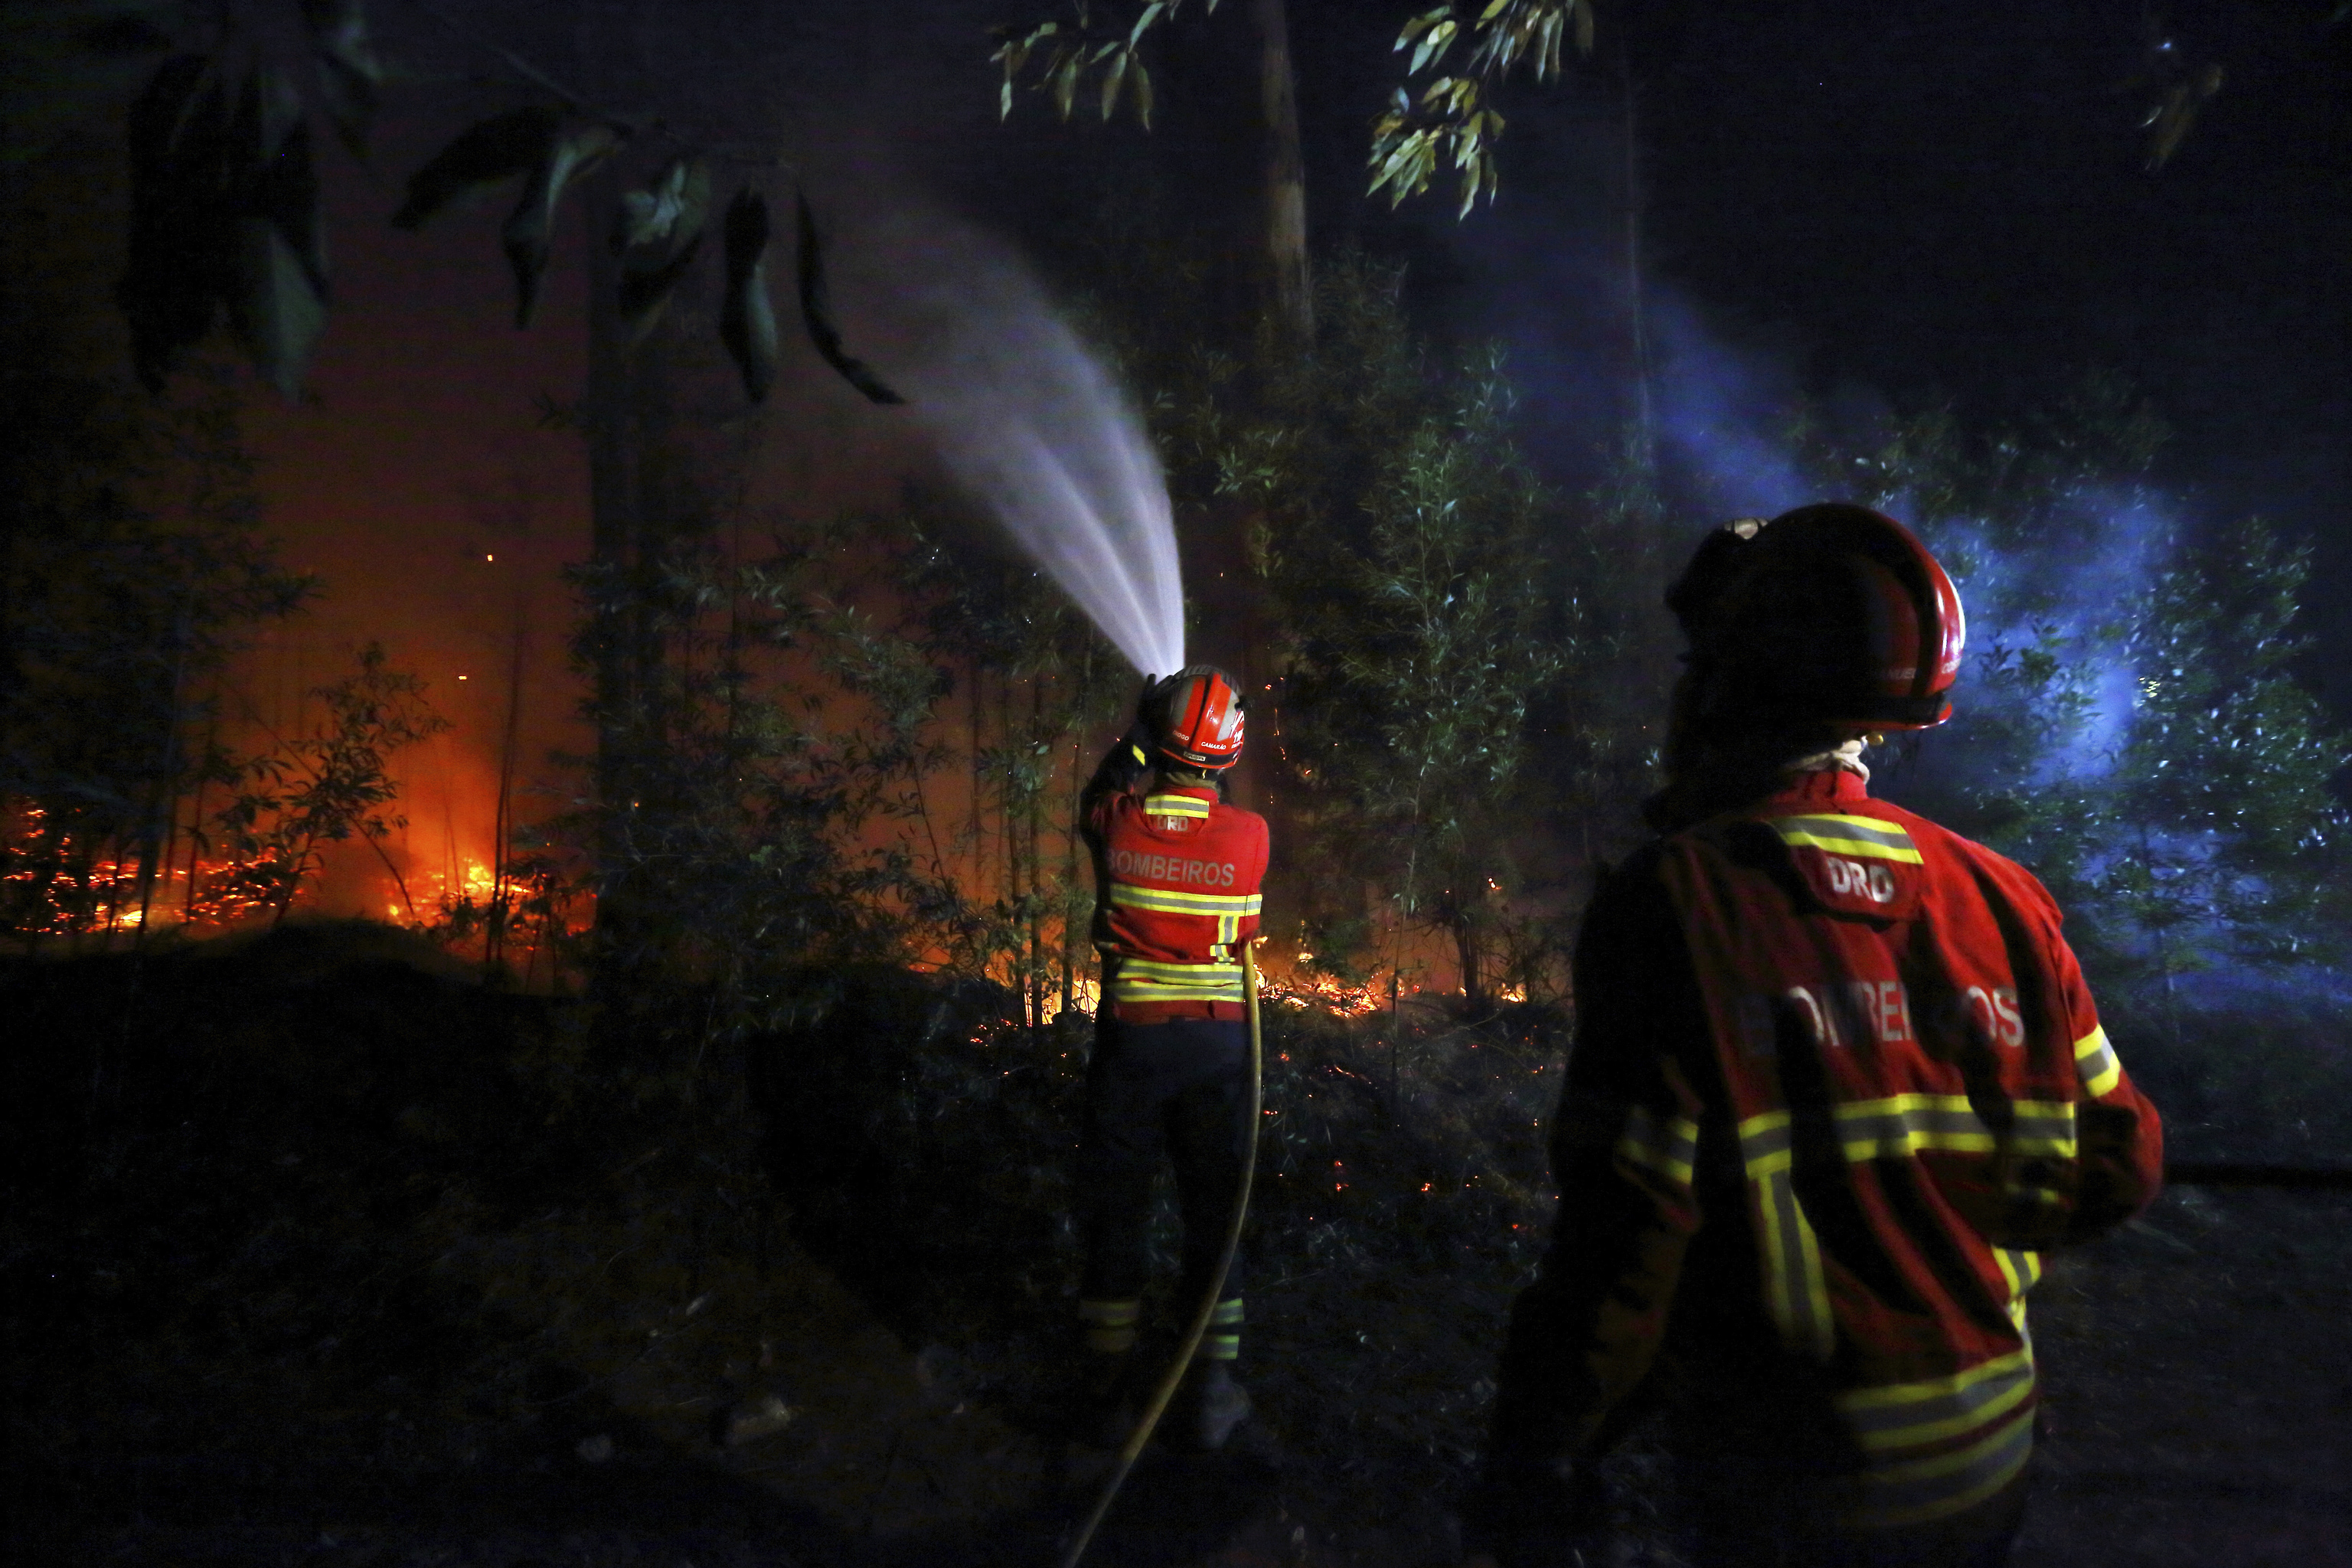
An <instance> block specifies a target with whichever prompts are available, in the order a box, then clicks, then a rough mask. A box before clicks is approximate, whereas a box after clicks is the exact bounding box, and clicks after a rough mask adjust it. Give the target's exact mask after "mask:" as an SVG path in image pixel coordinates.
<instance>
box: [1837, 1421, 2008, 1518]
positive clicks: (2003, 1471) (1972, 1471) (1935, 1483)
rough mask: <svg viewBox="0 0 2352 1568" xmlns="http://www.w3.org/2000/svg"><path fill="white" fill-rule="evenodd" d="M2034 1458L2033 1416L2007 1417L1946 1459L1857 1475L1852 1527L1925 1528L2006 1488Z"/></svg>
mask: <svg viewBox="0 0 2352 1568" xmlns="http://www.w3.org/2000/svg"><path fill="white" fill-rule="evenodd" d="M2032 1455H2033V1412H2032V1410H2030V1409H2029V1410H2024V1411H2021V1412H2019V1413H2018V1414H2017V1415H2012V1416H2011V1417H2010V1418H2009V1419H2007V1420H2006V1421H2003V1422H2002V1423H2001V1424H2000V1425H1999V1426H1995V1427H1994V1428H1993V1429H1992V1430H1991V1431H1990V1432H1989V1433H1987V1434H1986V1435H1985V1436H1983V1437H1980V1438H1979V1439H1978V1440H1977V1441H1976V1442H1974V1443H1971V1444H1969V1446H1968V1447H1964V1448H1956V1449H1954V1450H1953V1451H1952V1452H1950V1453H1948V1454H1937V1455H1934V1456H1932V1457H1930V1458H1924V1459H1911V1460H1907V1461H1906V1462H1904V1463H1901V1464H1893V1465H1885V1466H1877V1465H1874V1466H1872V1467H1871V1468H1868V1469H1865V1470H1864V1472H1863V1475H1862V1483H1863V1504H1862V1507H1861V1508H1860V1509H1858V1510H1856V1511H1855V1517H1854V1522H1855V1523H1856V1524H1859V1525H1861V1526H1863V1527H1864V1528H1865V1529H1879V1530H1888V1529H1894V1528H1895V1527H1897V1526H1900V1525H1906V1524H1924V1523H1926V1522H1927V1521H1929V1520H1936V1519H1944V1518H1948V1516H1950V1515H1952V1514H1956V1513H1958V1512H1960V1511H1961V1510H1964V1509H1968V1508H1972V1507H1974V1506H1975V1505H1976V1504H1978V1503H1980V1502H1982V1501H1983V1500H1985V1499H1987V1498H1989V1497H1990V1496H1992V1494H1993V1493H1995V1492H1997V1491H1999V1490H2000V1489H2001V1488H2002V1487H2004V1486H2006V1485H2008V1484H2009V1483H2010V1481H2011V1480H2012V1479H2015V1478H2016V1476H2017V1473H2018V1471H2020V1470H2021V1469H2023V1468H2025V1461H2026V1460H2027V1459H2029V1458H2032Z"/></svg>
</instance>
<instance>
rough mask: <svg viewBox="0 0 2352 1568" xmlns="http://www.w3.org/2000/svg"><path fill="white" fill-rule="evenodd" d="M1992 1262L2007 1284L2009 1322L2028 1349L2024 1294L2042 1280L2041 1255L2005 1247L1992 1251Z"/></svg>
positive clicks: (2028, 1332)
mask: <svg viewBox="0 0 2352 1568" xmlns="http://www.w3.org/2000/svg"><path fill="white" fill-rule="evenodd" d="M1992 1260H1993V1263H1994V1264H1995V1266H1997V1267H1998V1268H2000V1277H2001V1278H2002V1279H2005V1280H2007V1281H2008V1282H2009V1309H2008V1310H2009V1321H2011V1322H2012V1323H2014V1324H2016V1325H2017V1331H2018V1333H2019V1334H2020V1335H2021V1336H2022V1337H2023V1338H2024V1340H2025V1342H2026V1345H2027V1347H2028V1348H2029V1349H2030V1348H2032V1343H2033V1336H2032V1331H2031V1330H2029V1329H2028V1328H2027V1327H2026V1326H2025V1293H2026V1292H2027V1291H2028V1290H2031V1289H2033V1286H2034V1283H2035V1281H2037V1280H2039V1279H2041V1278H2042V1255H2041V1254H2040V1253H2038V1252H2021V1251H2016V1250H2014V1249H2012V1248H2010V1247H1994V1248H1993V1249H1992Z"/></svg>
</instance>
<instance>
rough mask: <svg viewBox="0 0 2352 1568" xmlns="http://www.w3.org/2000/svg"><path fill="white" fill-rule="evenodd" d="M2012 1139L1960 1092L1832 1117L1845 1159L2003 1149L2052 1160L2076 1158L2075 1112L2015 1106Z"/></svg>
mask: <svg viewBox="0 0 2352 1568" xmlns="http://www.w3.org/2000/svg"><path fill="white" fill-rule="evenodd" d="M2009 1110H2010V1114H2011V1123H2010V1131H2009V1136H2008V1138H2007V1139H2005V1140H2003V1139H2000V1138H1998V1137H1996V1136H1995V1134H1994V1133H1993V1131H1992V1129H1991V1128H1990V1127H1988V1126H1986V1125H1985V1122H1984V1120H1983V1118H1981V1117H1979V1115H1978V1114H1977V1111H1976V1108H1975V1107H1974V1106H1973V1105H1971V1104H1970V1103H1969V1100H1968V1097H1967V1096H1965V1095H1958V1094H1896V1095H1889V1096H1887V1097H1886V1098H1885V1099H1883V1100H1855V1101H1853V1102H1852V1103H1850V1104H1846V1105H1841V1106H1838V1107H1836V1108H1835V1109H1834V1110H1832V1112H1831V1115H1832V1118H1834V1120H1835V1121H1836V1123H1837V1128H1838V1139H1839V1142H1841V1143H1842V1144H1843V1146H1844V1149H1845V1156H1846V1158H1847V1159H1849V1160H1852V1161H1853V1162H1854V1163H1857V1164H1858V1163H1861V1162H1863V1161H1864V1160H1873V1159H1900V1158H1903V1157H1905V1156H1907V1155H1910V1154H1915V1153H1917V1152H1919V1151H1921V1150H1923V1149H1942V1150H1950V1151H1958V1152H1975V1153H1985V1152H1990V1151H1992V1150H1994V1149H1996V1148H1999V1147H2001V1146H2003V1144H2004V1143H2005V1144H2006V1146H2007V1147H2008V1148H2010V1149H2011V1150H2014V1151H2016V1152H2020V1153H2025V1154H2037V1155H2042V1156H2046V1157H2048V1158H2051V1159H2058V1160H2071V1159H2073V1158H2074V1107H2073V1106H2072V1105H2070V1104H2068V1103H2066V1102H2065V1101H2063V1100H2011V1102H2010V1103H2009Z"/></svg>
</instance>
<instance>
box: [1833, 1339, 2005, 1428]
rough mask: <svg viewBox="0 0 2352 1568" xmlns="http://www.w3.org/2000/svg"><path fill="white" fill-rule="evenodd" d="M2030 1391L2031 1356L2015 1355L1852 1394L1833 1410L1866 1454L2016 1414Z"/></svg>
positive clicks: (1839, 1400) (1838, 1402)
mask: <svg viewBox="0 0 2352 1568" xmlns="http://www.w3.org/2000/svg"><path fill="white" fill-rule="evenodd" d="M2032 1391H2033V1352H2032V1349H2031V1348H2026V1349H2020V1350H2014V1351H2011V1352H2009V1353H2008V1354H2007V1355H2003V1356H1996V1357H1994V1358H1993V1359H1992V1360H1990V1361H1989V1362H1983V1363H1979V1364H1978V1365H1975V1366H1972V1367H1969V1369H1968V1370H1966V1371H1965V1372H1958V1373H1953V1374H1951V1375H1950V1376H1948V1377H1937V1378H1928V1379H1926V1380H1925V1381H1922V1382H1919V1383H1899V1384H1887V1385H1885V1386H1882V1387H1878V1388H1861V1389H1855V1390H1853V1392H1851V1393H1847V1394H1839V1395H1838V1396H1837V1406H1838V1409H1839V1411H1840V1413H1842V1414H1843V1415H1844V1416H1845V1418H1846V1423H1847V1425H1848V1426H1851V1427H1853V1432H1854V1436H1855V1437H1856V1438H1857V1439H1858V1440H1859V1441H1860V1442H1861V1444H1862V1446H1863V1447H1864V1448H1866V1449H1873V1450H1875V1449H1882V1448H1901V1447H1919V1446H1921V1445H1923V1444H1927V1443H1938V1442H1941V1441H1943V1440H1944V1439H1945V1438H1947V1437H1953V1436H1958V1435H1959V1434H1960V1433H1962V1432H1966V1431H1968V1430H1969V1429H1970V1428H1971V1427H1976V1426H1983V1425H1985V1424H1986V1423H1987V1422H1989V1421H1992V1420H1995V1419H1997V1418H1998V1417H2000V1415H2004V1414H2006V1413H2007V1412H2009V1411H2011V1410H2012V1409H2015V1408H2016V1406H2017V1404H2018V1402H2019V1401H2020V1400H2021V1399H2023V1398H2024V1397H2025V1396H2026V1395H2027V1394H2031V1393H2032Z"/></svg>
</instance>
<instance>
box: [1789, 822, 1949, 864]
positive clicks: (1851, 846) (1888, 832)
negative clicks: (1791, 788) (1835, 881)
mask: <svg viewBox="0 0 2352 1568" xmlns="http://www.w3.org/2000/svg"><path fill="white" fill-rule="evenodd" d="M1765 826H1768V827H1769V828H1771V830H1772V831H1773V832H1774V833H1776V834H1778V835H1779V836H1780V842H1781V843H1783V844H1786V845H1787V846H1789V847H1790V848H1791V849H1821V850H1825V851H1827V852H1828V853H1830V854H1832V855H1859V856H1861V857H1862V858H1864V859H1869V860H1899V861H1903V862H1905V863H1906V864H1908V865H1913V866H1916V865H1920V864H1923V861H1922V860H1921V858H1920V855H1919V850H1918V847H1916V845H1914V844H1913V843H1912V842H1911V835H1910V834H1908V833H1906V832H1905V831H1904V830H1903V829H1902V828H1900V827H1898V826H1895V824H1893V823H1891V822H1881V821H1879V820H1878V819H1877V818H1875V817H1869V816H1775V817H1769V818H1767V819H1766V822H1765Z"/></svg>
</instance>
